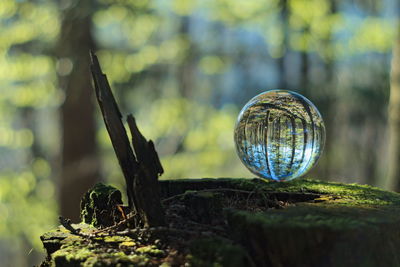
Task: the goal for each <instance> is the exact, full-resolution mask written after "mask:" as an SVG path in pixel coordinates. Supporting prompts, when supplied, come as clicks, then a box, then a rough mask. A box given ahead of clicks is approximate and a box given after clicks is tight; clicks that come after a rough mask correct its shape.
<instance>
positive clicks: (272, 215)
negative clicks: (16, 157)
mask: <svg viewBox="0 0 400 267" xmlns="http://www.w3.org/2000/svg"><path fill="white" fill-rule="evenodd" d="M160 188H161V198H162V203H163V206H164V209H165V211H166V223H167V224H166V226H163V227H152V228H148V229H126V228H124V227H123V225H122V226H121V225H120V226H118V227H117V228H114V229H113V230H107V231H101V232H99V230H98V229H95V228H92V227H90V226H89V225H87V224H79V225H72V226H73V227H74V228H77V229H82V230H80V232H79V234H76V233H75V234H74V233H72V232H71V231H70V230H67V229H66V228H65V227H63V226H60V227H59V228H57V229H56V230H54V231H51V232H48V233H46V234H45V235H43V236H42V241H43V243H44V246H45V248H46V250H47V252H48V253H49V258H48V261H47V263H49V264H52V265H53V266H77V265H85V266H94V265H96V266H115V265H116V264H118V263H120V264H121V266H129V265H130V264H131V265H133V266H137V265H144V266H159V265H160V264H165V265H164V266H182V265H184V264H189V265H191V266H400V257H399V256H398V251H400V238H399V237H400V205H399V204H400V195H399V194H397V193H393V192H388V191H384V190H381V189H378V188H374V187H370V186H362V185H356V184H341V183H329V182H323V181H317V180H311V179H299V180H295V181H291V182H283V183H276V182H266V181H264V180H260V179H253V180H251V179H234V178H221V179H179V180H164V181H160ZM90 264H92V265H90Z"/></svg>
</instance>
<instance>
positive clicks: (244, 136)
mask: <svg viewBox="0 0 400 267" xmlns="http://www.w3.org/2000/svg"><path fill="white" fill-rule="evenodd" d="M235 143H236V151H237V154H238V156H239V158H240V160H241V161H242V162H243V164H244V165H245V166H246V167H247V168H248V169H249V170H250V171H251V172H252V173H254V174H256V175H257V176H259V177H262V178H266V179H270V180H274V181H290V180H292V179H295V178H298V177H301V176H303V175H304V174H306V173H307V172H308V171H309V170H310V169H311V168H312V167H314V165H315V164H316V163H317V161H318V159H319V157H320V156H321V153H322V150H323V147H324V143H325V126H324V122H323V120H322V116H321V114H320V113H319V111H318V110H317V108H316V107H315V106H314V104H313V103H311V101H310V100H308V99H307V98H305V97H304V96H302V95H300V94H298V93H295V92H292V91H287V90H269V91H266V92H263V93H261V94H259V95H257V96H255V97H254V98H253V99H251V100H250V101H249V102H248V103H247V104H246V105H245V106H244V107H243V109H242V110H241V112H240V114H239V117H238V119H237V122H236V126H235Z"/></svg>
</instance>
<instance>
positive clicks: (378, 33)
mask: <svg viewBox="0 0 400 267" xmlns="http://www.w3.org/2000/svg"><path fill="white" fill-rule="evenodd" d="M74 3H75V1H74V0H60V1H50V0H32V1H27V0H18V1H14V0H1V4H0V27H1V28H0V29H1V30H0V258H1V259H6V260H4V261H3V260H2V264H5V266H24V265H28V264H30V265H31V264H33V263H38V260H40V258H41V257H42V255H41V254H40V252H41V245H40V242H39V238H38V237H39V235H40V234H41V233H43V232H44V231H46V230H48V229H50V228H52V227H53V226H54V225H55V224H57V222H56V217H57V198H56V192H57V184H56V179H55V177H57V175H58V173H59V169H58V166H59V156H58V155H59V154H60V145H59V144H60V138H61V137H60V130H59V128H60V127H61V123H60V121H59V119H58V113H57V112H58V108H59V106H60V105H61V104H62V102H63V99H64V95H63V94H64V93H63V92H62V91H61V90H59V89H58V85H57V74H58V75H60V76H68V74H69V73H70V72H71V69H72V68H73V62H71V61H70V60H69V59H68V58H63V59H57V58H55V56H54V50H53V48H54V46H55V44H56V41H57V39H58V33H59V29H60V23H61V18H62V11H63V10H65V9H68V8H73V7H74ZM92 4H93V6H92V9H91V10H86V11H85V12H87V14H88V15H91V16H92V19H93V35H94V37H95V40H96V43H97V45H98V51H97V54H98V56H99V58H100V61H101V64H102V67H103V70H104V72H105V73H106V74H107V75H108V78H109V80H110V82H111V86H112V88H113V90H114V91H115V93H116V96H117V98H118V99H117V100H118V102H119V103H120V104H121V107H122V108H121V109H122V112H123V113H124V114H127V113H130V112H132V113H134V114H135V116H137V119H138V125H139V127H140V128H141V129H142V130H143V133H144V135H145V136H146V137H148V138H151V139H153V140H154V141H155V144H156V147H157V150H158V151H159V154H160V155H161V161H162V163H163V166H164V168H165V175H164V176H163V177H165V178H170V177H173V178H177V177H207V176H214V177H218V176H241V177H243V176H252V175H251V174H250V173H248V172H247V170H246V169H245V168H244V167H243V166H242V165H241V163H240V161H239V160H238V159H237V157H236V154H235V152H234V145H233V136H232V135H233V126H234V123H235V120H236V117H237V114H238V112H239V110H240V108H241V106H242V105H243V104H244V103H245V102H247V100H249V99H250V98H251V97H252V96H254V95H256V94H257V93H260V92H261V91H263V90H265V89H267V88H274V87H277V86H279V85H278V79H279V76H280V75H281V72H280V70H282V69H280V68H279V66H278V65H279V60H282V59H284V66H285V67H284V68H285V70H286V71H287V74H286V76H285V77H283V78H284V79H286V80H287V81H288V83H287V84H288V86H289V87H294V88H288V89H299V91H300V93H303V92H307V95H306V96H307V97H308V98H310V99H311V100H313V101H314V102H315V103H316V104H317V106H318V107H320V108H321V112H322V114H323V116H324V117H326V118H327V120H328V125H329V126H330V127H328V128H327V131H328V142H330V145H329V144H328V145H329V147H328V150H327V151H326V152H325V153H326V155H327V156H326V158H323V159H321V164H320V167H319V168H317V169H316V171H315V174H322V175H326V176H327V177H330V178H331V179H337V180H345V179H344V178H341V177H343V176H347V177H360V179H359V180H351V181H358V182H366V180H365V179H363V177H364V175H367V174H368V173H369V172H371V170H370V169H367V168H366V166H367V165H368V164H371V161H372V162H374V164H375V165H379V164H380V163H381V162H383V161H384V157H379V155H377V154H378V153H380V152H381V151H383V150H382V147H383V145H382V144H384V142H383V140H384V139H383V137H384V136H385V126H386V125H385V118H386V117H385V116H386V113H385V110H386V104H387V96H388V90H389V86H388V84H389V83H388V81H389V79H388V59H389V57H390V53H391V48H392V42H393V38H394V35H395V33H396V28H395V25H396V21H397V14H395V13H394V11H393V10H394V8H393V7H394V5H395V1H394V0H385V1H336V0H312V1H310V0H301V1H300V0H287V1H278V0H268V1H261V0H251V1H243V0H218V1H215V0H213V1H211V0H205V1H194V0H191V1H188V0H171V1H160V0H158V1H157V0H154V1H151V0H117V1H114V0H113V1H111V0H98V1H93V3H92ZM285 12H286V13H285ZM301 53H303V55H304V54H305V55H306V57H307V58H308V60H309V61H308V63H307V64H308V65H307V72H306V75H305V74H304V73H303V72H302V70H301V64H304V62H303V61H301V59H300V56H299V55H300V54H301ZM303 67H304V65H303ZM329 68H331V69H333V70H331V72H329V71H330V70H329ZM304 76H307V77H306V78H307V84H306V86H307V87H308V88H299V86H300V82H299V81H300V80H301V79H302V78H304ZM329 76H331V77H333V78H331V79H329V78H328V77H329ZM303 85H304V84H303ZM302 90H303V91H302ZM328 104H329V109H328V108H326V107H327V106H328ZM98 125H99V127H98V128H99V130H98V141H99V144H100V147H101V152H100V153H101V155H102V157H103V165H102V169H103V173H104V176H105V177H106V178H107V179H108V180H109V181H110V182H111V183H114V184H116V185H118V186H119V187H120V188H122V187H123V180H122V179H121V173H120V170H119V169H118V164H117V163H116V160H115V156H114V154H113V152H112V148H111V145H110V141H109V138H108V136H107V133H106V131H105V128H104V126H103V123H102V120H101V118H100V116H98ZM372 139H373V140H374V141H373V142H372V143H371V140H372ZM370 147H372V151H371V148H370ZM376 151H377V152H376ZM371 153H372V154H373V153H375V154H373V155H375V156H374V157H372V159H371ZM328 159H329V160H328ZM354 162H357V163H354ZM380 172H381V170H380V169H379V168H378V167H377V170H374V172H373V173H372V175H373V176H378V175H379V174H380ZM338 177H340V178H338ZM321 178H323V177H321ZM374 182H375V183H376V184H379V183H380V181H378V180H375V181H374ZM31 248H33V249H34V250H33V252H30V250H31Z"/></svg>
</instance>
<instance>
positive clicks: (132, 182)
mask: <svg viewBox="0 0 400 267" xmlns="http://www.w3.org/2000/svg"><path fill="white" fill-rule="evenodd" d="M90 56H91V71H92V77H93V81H94V86H95V91H96V98H97V101H98V103H99V106H100V109H101V113H102V116H103V119H104V123H105V125H106V128H107V131H108V134H109V136H110V139H111V143H112V145H113V148H114V152H115V154H116V156H117V159H118V162H119V165H120V167H121V169H122V173H123V175H124V177H125V182H126V188H127V195H128V202H129V203H128V204H129V208H130V209H131V211H133V212H134V214H135V217H136V218H135V226H137V227H138V226H141V227H154V226H161V225H165V218H164V210H163V208H162V206H161V201H160V194H159V188H158V176H159V175H161V174H162V173H163V169H162V166H161V163H160V160H159V158H158V154H157V152H156V150H155V148H154V144H153V142H152V141H151V140H150V141H147V140H146V139H145V138H144V136H143V135H142V134H141V133H140V131H139V129H138V128H137V125H136V122H135V119H134V117H133V116H132V115H129V116H128V124H129V128H130V130H131V133H132V144H133V149H134V151H135V154H134V153H133V150H132V147H131V144H130V142H129V139H128V136H127V134H126V130H125V127H124V125H123V122H122V115H121V112H120V110H119V108H118V105H117V103H116V101H115V98H114V96H113V94H112V92H111V88H110V85H109V83H108V80H107V76H106V75H105V74H103V73H102V70H101V68H100V64H99V61H98V58H97V56H96V55H95V54H94V53H93V52H92V51H91V52H90ZM135 155H136V157H135Z"/></svg>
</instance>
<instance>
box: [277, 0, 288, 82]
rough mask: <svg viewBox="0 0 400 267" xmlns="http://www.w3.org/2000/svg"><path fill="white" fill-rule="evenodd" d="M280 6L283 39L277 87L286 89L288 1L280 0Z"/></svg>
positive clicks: (278, 62)
mask: <svg viewBox="0 0 400 267" xmlns="http://www.w3.org/2000/svg"><path fill="white" fill-rule="evenodd" d="M280 8H281V13H280V20H281V25H282V26H281V30H282V34H283V40H282V44H281V47H280V49H281V52H282V54H281V55H280V57H279V58H278V61H277V64H278V72H279V81H278V88H279V89H287V85H288V83H287V80H286V79H287V77H286V73H287V70H286V64H285V61H286V58H287V56H286V54H287V52H288V39H289V37H288V35H289V14H288V13H289V11H288V3H287V0H281V1H280Z"/></svg>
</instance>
